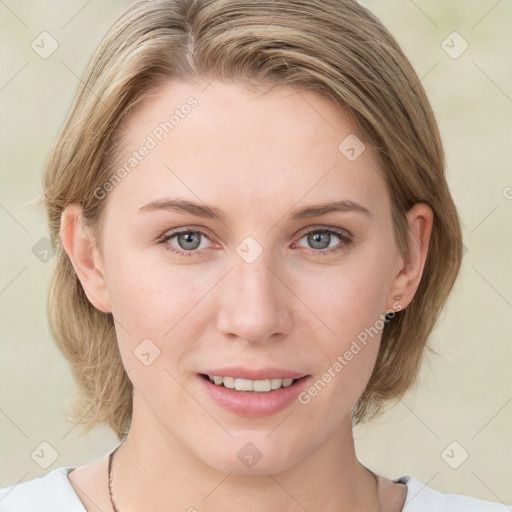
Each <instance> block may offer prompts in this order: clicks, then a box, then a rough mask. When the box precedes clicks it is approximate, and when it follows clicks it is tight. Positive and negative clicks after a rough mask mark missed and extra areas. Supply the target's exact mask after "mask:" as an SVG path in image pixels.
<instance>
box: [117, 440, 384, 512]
mask: <svg viewBox="0 0 512 512" xmlns="http://www.w3.org/2000/svg"><path fill="white" fill-rule="evenodd" d="M121 444H122V443H121ZM121 444H120V445H119V446H121ZM119 446H118V447H117V448H116V449H115V450H114V451H112V452H111V453H110V455H109V456H108V494H109V496H110V503H111V504H112V510H113V511H114V512H119V511H118V510H117V507H116V502H115V501H114V493H113V492H112V468H113V465H114V453H116V451H117V449H118V448H119ZM366 469H368V471H369V472H370V473H371V474H372V476H373V478H374V480H375V484H376V486H377V501H378V502H379V509H380V500H379V477H378V476H377V475H376V474H375V473H374V472H373V471H372V470H371V469H369V468H366Z"/></svg>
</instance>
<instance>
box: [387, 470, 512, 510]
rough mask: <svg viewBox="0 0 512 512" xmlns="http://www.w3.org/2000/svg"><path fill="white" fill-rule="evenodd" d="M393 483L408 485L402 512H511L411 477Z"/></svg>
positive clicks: (488, 502)
mask: <svg viewBox="0 0 512 512" xmlns="http://www.w3.org/2000/svg"><path fill="white" fill-rule="evenodd" d="M393 482H396V483H404V484H405V485H407V498H406V500H405V504H404V507H403V509H402V512H510V510H511V509H510V508H509V507H508V506H507V505H503V504H502V503H494V502H491V501H485V500H480V499H477V498H472V497H471V496H462V495H460V494H448V493H443V492H440V491H436V490H435V489H432V488H431V487H427V486H426V485H424V484H423V483H421V482H420V481H419V480H418V479H417V478H415V477H413V476H411V475H404V476H401V477H399V478H395V479H394V480H393Z"/></svg>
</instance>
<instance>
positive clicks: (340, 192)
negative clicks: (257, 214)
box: [111, 81, 389, 210]
mask: <svg viewBox="0 0 512 512" xmlns="http://www.w3.org/2000/svg"><path fill="white" fill-rule="evenodd" d="M125 126H126V127H127V128H125V130H124V133H123V138H122V141H123V142H122V150H121V151H120V153H119V158H118V165H117V167H116V168H115V169H121V168H124V169H125V172H124V173H123V174H124V175H125V176H126V177H125V178H123V179H122V180H121V182H120V183H119V184H117V185H116V187H115V189H116V190H114V192H113V197H112V198H111V201H112V202H114V204H115V203H116V202H117V201H123V202H124V203H125V206H126V205H127V204H128V206H129V207H130V208H131V209H133V210H137V209H138V208H140V207H141V206H142V205H143V204H145V202H148V201H151V200H155V199H158V198H159V197H162V196H164V195H165V194H169V195H172V196H180V197H185V198H189V199H193V200H195V201H197V200H200V201H203V202H205V203H207V204H209V205H212V206H218V207H220V208H221V209H223V210H224V209H225V208H222V205H223V204H224V205H226V206H227V202H228V201H227V200H229V204H231V205H233V207H244V206H247V207H249V206H250V205H252V206H257V207H258V209H259V210H261V208H262V207H265V208H267V207H268V208H276V207H277V208H280V209H283V208H284V207H285V206H286V205H289V206H291V205H293V204H297V203H299V202H301V203H304V204H305V203H308V202H314V201H317V200H333V201H334V200H339V199H342V198H343V199H351V200H353V201H357V202H360V203H363V204H364V203H367V204H368V203H373V204H374V206H375V207H379V206H382V207H383V208H385V207H388V206H389V205H388V204H387V201H388V198H387V194H386V190H385V183H384V181H383V179H382V177H381V176H380V171H379V164H378V159H377V157H376V154H375V152H374V151H373V149H372V148H370V147H369V146H368V145H366V146H364V145H363V143H362V140H361V139H362V138H363V137H362V136H361V134H360V133H359V132H358V130H357V129H356V127H355V126H354V124H353V123H352V122H351V121H350V119H349V118H348V116H347V115H346V114H345V113H344V111H343V110H342V109H341V108H340V107H339V106H338V105H336V104H335V103H334V102H333V101H331V100H329V99H328V98H326V97H324V96H323V95H322V94H320V93H319V92H316V91H313V90H305V89H303V88H299V87H298V86H297V87H296V86H278V87H275V86H274V87H271V86H263V85H262V86H259V87H255V86H251V87H248V86H247V85H245V84H242V83H230V84H227V83H222V82H217V81H214V82H211V83H210V84H207V83H205V84H200V85H198V84H196V85H192V84H185V83H179V82H168V83H166V84H164V85H163V86H161V87H159V88H158V89H155V90H154V91H152V93H151V94H150V95H148V96H147V97H146V98H145V99H144V100H143V101H141V102H140V103H139V104H138V105H137V107H136V108H135V109H134V110H133V111H132V112H131V114H130V115H129V116H128V118H127V119H126V123H125ZM347 150H348V152H347ZM359 153H360V154H359ZM358 155H359V156H358ZM354 156H355V157H356V158H354Z"/></svg>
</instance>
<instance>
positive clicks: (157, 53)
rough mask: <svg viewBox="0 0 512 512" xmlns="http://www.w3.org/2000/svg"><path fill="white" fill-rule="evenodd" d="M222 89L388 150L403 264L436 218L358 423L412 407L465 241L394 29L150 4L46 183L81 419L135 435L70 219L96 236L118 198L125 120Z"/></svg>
mask: <svg viewBox="0 0 512 512" xmlns="http://www.w3.org/2000/svg"><path fill="white" fill-rule="evenodd" d="M213 79H217V80H221V81H230V82H233V81H238V82H241V83H246V84H250V83H255V84H262V83H265V84H267V83H268V84H275V85H291V86H293V85H300V86H305V87H307V88H311V89H314V90H316V91H318V92H320V93H322V94H324V95H325V96H326V97H328V98H330V99H331V100H332V101H334V102H335V103H337V104H338V105H340V106H341V107H342V108H343V109H344V111H345V112H346V113H347V114H348V115H349V116H350V118H351V120H352V122H353V123H355V125H356V126H357V127H358V129H359V130H360V132H361V133H362V134H363V137H364V142H365V144H369V145H371V146H373V147H374V148H375V149H376V150H377V152H378V155H379V159H380V170H381V171H382V174H383V177H384V178H385V181H386V184H387V189H388V192H389V195H390V197H391V202H392V218H393V223H394V231H395V239H396V243H397V246H398V247H399V249H400V251H401V252H402V254H406V251H407V247H408V244H407V242H408V233H409V231H408V223H407V219H406V214H407V212H408V211H409V210H410V208H411V207H412V206H413V205H414V204H415V203H417V202H425V203H427V204H428V205H429V206H430V207H431V208H432V210H433V212H434V224H433V229H432V234H431V240H430V245H429V251H428V256H427V259H426V263H425V267H424V272H423V276H422V279H421V281H420V284H419V287H418V289H417V292H416V295H415V297H414V298H413V300H412V302H411V303H410V304H409V305H408V307H407V308H406V309H405V310H403V311H400V312H398V313H396V314H395V316H394V318H393V320H392V321H389V322H387V323H386V325H385V327H384V329H383V332H382V338H381V344H380V348H379V353H378V356H377V360H376V364H375V367H374V370H373V373H372V375H371V378H370V380H369V382H368V385H367V387H366V389H365V390H364V393H363V394H362V396H361V397H360V399H359V400H358V402H357V403H356V406H355V408H354V424H357V423H359V422H361V421H363V420H365V421H366V420H368V419H369V418H371V417H373V416H375V415H376V414H377V413H378V412H379V411H380V410H381V409H382V408H383V405H384V403H385V402H386V401H388V400H390V399H399V398H400V397H401V396H403V394H404V393H405V392H406V391H407V389H408V388H409V387H410V386H411V385H412V384H413V383H414V382H415V380H416V377H417V374H418V371H419V367H420V363H421V359H422V354H423V352H424V349H425V347H427V348H428V349H429V350H432V349H430V347H428V346H427V338H428V336H429V334H430V333H431V331H432V329H433V328H434V326H435V324H436V321H437V318H438V316H439V313H440V311H441V309H442V308H443V306H444V304H445V302H446V299H447V297H448V294H449V292H450V290H451V288H452V286H453V284H454V282H455V279H456V277H457V274H458V271H459V268H460V264H461V259H462V233H461V228H460V220H459V217H458V213H457V210H456V207H455V205H454V202H453V200H452V197H451V195H450V192H449V189H448V186H447V182H446V178H445V158H444V152H443V148H442V144H441V140H440V135H439V130H438V126H437V123H436V120H435V118H434V115H433V112H432V109H431V107H430V105H429V102H428V99H427V97H426V94H425V91H424V89H423V87H422V84H421V81H420V79H419V78H418V76H417V74H416V73H415V71H414V69H413V68H412V66H411V64H410V63H409V61H408V60H407V58H406V56H405V55H404V53H403V52H402V50H401V49H400V47H399V45H398V43H397V42H396V41H395V39H394V38H393V37H392V36H391V34H390V33H389V32H388V31H387V29H386V28H385V27H384V26H383V25H382V23H381V22H380V21H379V20H378V19H377V18H376V17H375V16H374V15H373V14H371V13H370V12H369V11H368V10H367V9H365V8H364V7H362V6H361V5H359V4H358V3H356V2H355V1H352V0H322V1H320V0H287V1H286V2H283V1H280V0H152V1H147V0H140V1H137V2H135V3H133V4H132V5H131V6H129V7H128V8H126V9H125V10H124V11H123V12H122V13H121V14H120V15H119V17H118V18H117V20H116V21H115V22H114V24H113V25H112V26H111V28H110V29H109V30H108V32H107V34H106V35H105V36H104V38H103V40H102V41H101V43H100V44H99V46H98V48H97V50H96V51H95V53H94V55H93V57H92V59H91V61H90V62H89V65H88V67H87V69H86V71H85V74H84V77H83V80H82V82H81V85H80V87H79V90H78V91H77V94H76V97H75V100H74V103H73V105H72V107H71V110H70V112H69V115H68V117H67V120H66V121H65V123H64V126H63V128H62V131H61V132H60V134H59V136H58V138H57V140H56V142H55V144H54V146H53V147H52V149H51V152H50V154H49V157H48V159H47V162H46V165H45V169H44V173H43V194H42V196H41V201H42V203H43V204H44V208H45V209H46V213H47V216H48V222H49V229H50V236H51V240H52V243H53V245H54V247H55V250H56V252H57V258H56V267H55V270H54V274H53V276H52V278H51V284H50V290H49V297H48V318H49V323H50V331H51V334H52V336H53V337H54V339H55V340H56V342H57V344H58V346H59V348H60V350H61V351H62V352H63V354H64V356H65V357H66V358H67V360H68V361H69V364H70V366H71V369H72V372H73V376H74V378H75V380H76V383H77V387H78V400H77V401H76V404H75V408H74V417H73V420H74V421H75V422H76V423H78V424H81V425H82V429H83V430H84V431H87V430H89V429H91V428H92V427H93V426H95V425H96V424H99V423H106V424H108V425H109V426H110V427H111V428H112V429H113V430H114V431H115V433H116V434H117V436H118V437H119V438H122V437H124V436H125V435H126V434H127V432H128V430H129V427H130V421H131V414H132V384H131V382H130V380H129V378H128V376H127V374H126V372H125V370H124V368H123V365H122V361H121V357H120V354H119V350H118V345H117V340H116V335H115V330H114V321H113V317H112V315H111V314H110V313H104V312H101V311H99V310H98V309H96V308H95V307H94V306H92V304H91V303H90V302H89V300H88V299H87V296H86V294H85V293H84V290H83V288H82V286H81V283H80V281H79V279H78V277H77V275H76V273H75V272H74V269H73V266H72V264H71V261H70V259H69V257H68V256H67V254H66V252H65V251H64V250H63V248H62V245H61V243H60V229H61V214H62V211H63V210H64V208H65V207H66V206H67V205H68V204H70V203H72V202H78V203H80V204H81V205H82V206H83V221H84V224H85V225H87V226H89V227H91V228H92V229H93V230H94V232H95V233H98V232H99V230H100V227H101V220H102V212H103V211H104V207H105V204H106V202H107V200H108V195H107V197H106V198H102V197H101V196H98V194H97V190H98V187H101V186H102V185H103V184H104V183H106V182H108V181H109V179H110V178H111V177H112V176H113V174H114V171H115V168H116V156H117V155H118V152H119V151H118V150H119V147H120V141H121V133H122V128H123V126H122V125H123V120H124V119H125V117H126V116H127V115H128V114H129V113H130V111H131V110H132V108H133V107H134V105H136V104H137V103H138V102H140V101H141V100H142V99H144V98H145V97H146V96H147V95H148V93H150V92H151V91H153V90H154V89H155V88H156V87H158V86H160V85H163V84H164V83H165V82H167V81H172V80H175V81H181V82H185V83H194V82H195V81H200V82H204V81H210V80H213ZM95 191H96V193H95ZM99 197H100V198H99ZM97 240H98V241H99V240H100V237H97Z"/></svg>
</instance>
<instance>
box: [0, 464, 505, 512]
mask: <svg viewBox="0 0 512 512" xmlns="http://www.w3.org/2000/svg"><path fill="white" fill-rule="evenodd" d="M72 469H73V468H71V467H60V468H57V469H54V470H53V471H51V472H49V473H47V474H46V475H45V476H42V477H40V478H34V479H33V480H29V481H27V482H22V483H18V484H14V485H11V486H10V487H4V488H3V489H0V511H1V512H87V511H86V509H85V507H84V506H83V504H82V502H81V501H80V500H79V498H78V496H77V495H76V493H75V491H74V489H73V487H72V486H71V483H70V481H69V478H68V473H69V472H70V471H71V470H72ZM393 482H400V483H404V484H406V485H407V498H406V500H405V505H404V507H403V508H402V512H510V509H509V507H508V506H507V505H503V504H499V503H493V502H490V501H484V500H479V499H477V498H471V497H469V496H461V495H458V494H445V493H442V492H439V491H436V490H434V489H432V488H430V487H427V486H425V485H423V484H422V483H421V482H420V481H419V480H418V479H416V478H414V477H413V476H411V475H404V476H401V477H398V478H395V479H394V480H393Z"/></svg>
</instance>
